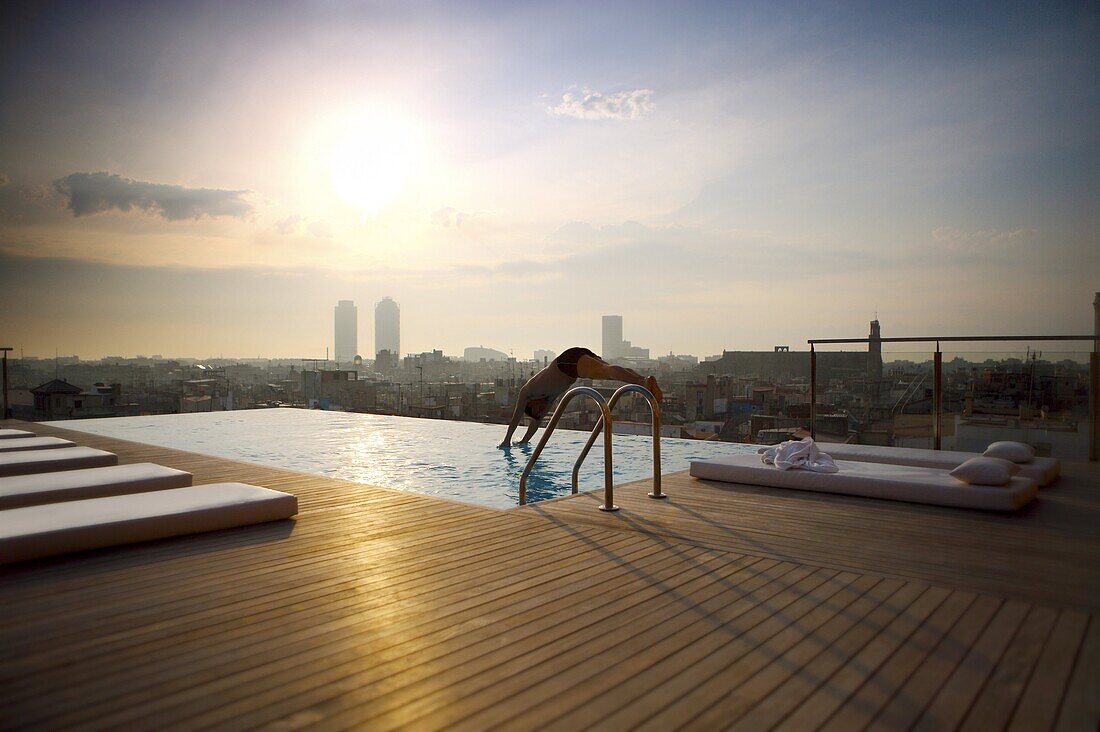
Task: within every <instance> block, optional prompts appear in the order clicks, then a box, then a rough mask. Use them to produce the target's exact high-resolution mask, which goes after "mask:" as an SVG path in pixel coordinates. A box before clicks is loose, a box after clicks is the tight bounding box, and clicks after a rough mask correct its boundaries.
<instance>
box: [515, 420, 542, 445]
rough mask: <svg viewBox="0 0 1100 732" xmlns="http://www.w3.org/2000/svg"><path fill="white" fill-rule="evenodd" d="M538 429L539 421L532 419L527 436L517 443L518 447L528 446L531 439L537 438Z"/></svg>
mask: <svg viewBox="0 0 1100 732" xmlns="http://www.w3.org/2000/svg"><path fill="white" fill-rule="evenodd" d="M538 428H539V420H537V419H532V420H531V424H530V425H528V426H527V434H525V435H524V436H523V438H522V439H521V440H520V441H519V442H517V443H516V444H517V445H526V444H527V443H528V442H530V441H531V438H532V437H534V436H535V431H536V430H537V429H538Z"/></svg>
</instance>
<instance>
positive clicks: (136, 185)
mask: <svg viewBox="0 0 1100 732" xmlns="http://www.w3.org/2000/svg"><path fill="white" fill-rule="evenodd" d="M53 185H54V188H55V189H56V190H57V191H58V192H59V193H60V194H61V195H63V196H64V197H65V199H66V201H67V207H68V208H69V210H70V211H72V212H73V216H88V215H91V214H97V213H103V212H104V211H110V210H112V209H117V210H119V211H130V210H131V209H135V208H136V209H140V210H142V211H146V212H148V213H152V214H156V215H157V216H160V217H161V218H163V219H166V220H168V221H185V220H187V219H200V218H202V217H204V216H210V217H215V216H234V217H236V218H245V217H247V216H249V215H250V214H252V213H253V207H252V204H250V203H249V202H248V201H246V200H245V199H244V198H243V196H244V195H245V194H246V193H248V191H228V190H222V189H217V188H185V187H184V186H177V185H168V184H165V183H146V182H144V181H138V180H133V179H132V178H124V177H122V176H121V175H117V174H115V173H72V174H71V175H67V176H65V177H64V178H59V179H57V180H55V181H54V182H53Z"/></svg>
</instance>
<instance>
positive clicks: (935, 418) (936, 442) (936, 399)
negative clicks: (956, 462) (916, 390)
mask: <svg viewBox="0 0 1100 732" xmlns="http://www.w3.org/2000/svg"><path fill="white" fill-rule="evenodd" d="M942 419H943V353H942V352H941V351H940V342H939V341H936V354H935V356H933V359H932V447H933V449H935V450H940V449H942V446H941V445H942V440H943V424H942Z"/></svg>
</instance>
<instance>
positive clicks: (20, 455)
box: [0, 447, 118, 477]
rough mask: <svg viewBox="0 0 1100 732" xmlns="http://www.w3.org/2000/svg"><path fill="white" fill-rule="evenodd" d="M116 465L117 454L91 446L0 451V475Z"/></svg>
mask: <svg viewBox="0 0 1100 732" xmlns="http://www.w3.org/2000/svg"><path fill="white" fill-rule="evenodd" d="M107 465H118V455H115V454H114V453H113V452H106V451H104V450H96V449H95V448H93V447H70V448H68V449H65V450H25V451H22V452H0V477H5V476H8V475H30V474H32V473H53V472H56V471H58V470H78V469H80V468H102V467H105V466H107Z"/></svg>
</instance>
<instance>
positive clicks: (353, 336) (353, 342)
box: [335, 300, 359, 364]
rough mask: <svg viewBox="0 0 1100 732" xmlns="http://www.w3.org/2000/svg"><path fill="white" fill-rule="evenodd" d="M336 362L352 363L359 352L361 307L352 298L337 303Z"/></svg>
mask: <svg viewBox="0 0 1100 732" xmlns="http://www.w3.org/2000/svg"><path fill="white" fill-rule="evenodd" d="M335 341H336V348H335V351H336V362H337V363H342V364H350V363H351V362H352V360H353V359H354V358H355V355H356V354H357V353H359V308H357V307H355V303H354V302H353V301H351V300H341V301H340V302H338V303H337V304H336V339H335Z"/></svg>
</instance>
